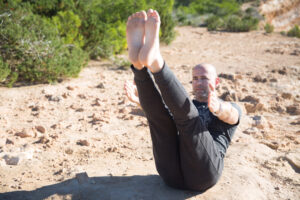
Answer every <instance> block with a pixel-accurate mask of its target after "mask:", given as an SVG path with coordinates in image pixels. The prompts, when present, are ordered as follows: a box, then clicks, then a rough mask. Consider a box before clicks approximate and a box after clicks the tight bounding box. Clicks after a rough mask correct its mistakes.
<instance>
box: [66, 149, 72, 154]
mask: <svg viewBox="0 0 300 200" xmlns="http://www.w3.org/2000/svg"><path fill="white" fill-rule="evenodd" d="M65 153H66V154H69V155H71V154H73V149H71V148H67V149H66V150H65Z"/></svg>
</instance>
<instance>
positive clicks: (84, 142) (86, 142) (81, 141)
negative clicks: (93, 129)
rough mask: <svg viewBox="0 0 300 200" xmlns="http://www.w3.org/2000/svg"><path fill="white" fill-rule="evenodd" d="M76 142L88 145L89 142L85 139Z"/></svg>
mask: <svg viewBox="0 0 300 200" xmlns="http://www.w3.org/2000/svg"><path fill="white" fill-rule="evenodd" d="M76 144H78V145H80V146H90V143H89V142H88V141H87V140H78V141H77V143H76Z"/></svg>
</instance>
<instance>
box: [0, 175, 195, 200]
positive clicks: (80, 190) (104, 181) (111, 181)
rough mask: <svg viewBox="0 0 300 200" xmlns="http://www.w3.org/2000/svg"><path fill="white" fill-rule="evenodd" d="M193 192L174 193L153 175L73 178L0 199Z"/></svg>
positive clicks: (167, 196)
mask: <svg viewBox="0 0 300 200" xmlns="http://www.w3.org/2000/svg"><path fill="white" fill-rule="evenodd" d="M197 194H199V193H197V192H190V191H182V190H176V189H173V188H170V187H168V186H166V185H165V184H164V183H163V181H162V179H161V178H160V177H159V176H157V175H147V176H123V177H117V176H112V177H110V176H104V177H91V178H89V180H88V181H87V182H85V183H82V184H80V183H79V182H78V180H77V179H76V178H73V179H69V180H66V181H63V182H60V183H57V184H53V185H48V186H43V187H41V188H37V189H36V190H32V191H24V190H23V191H13V192H6V193H1V194H0V199H1V200H40V199H72V200H79V199H81V200H97V199H100V200H135V199H143V200H150V199H151V200H152V199H155V200H160V199H161V200H183V199H187V198H190V197H191V196H194V195H197Z"/></svg>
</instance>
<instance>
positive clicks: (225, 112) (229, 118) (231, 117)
mask: <svg viewBox="0 0 300 200" xmlns="http://www.w3.org/2000/svg"><path fill="white" fill-rule="evenodd" d="M220 108H221V109H220V110H219V113H217V117H218V118H219V119H220V120H222V121H223V122H225V123H227V124H236V123H237V122H238V120H239V112H238V110H237V109H236V108H235V107H233V106H232V105H231V103H228V102H223V101H220Z"/></svg>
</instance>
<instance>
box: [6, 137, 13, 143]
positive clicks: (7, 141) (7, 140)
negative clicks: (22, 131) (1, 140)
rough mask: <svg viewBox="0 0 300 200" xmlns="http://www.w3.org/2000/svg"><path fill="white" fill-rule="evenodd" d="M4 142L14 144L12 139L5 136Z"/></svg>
mask: <svg viewBox="0 0 300 200" xmlns="http://www.w3.org/2000/svg"><path fill="white" fill-rule="evenodd" d="M5 144H15V143H14V141H12V140H10V139H8V138H7V139H6V142H5Z"/></svg>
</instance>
